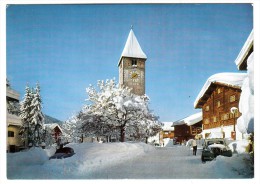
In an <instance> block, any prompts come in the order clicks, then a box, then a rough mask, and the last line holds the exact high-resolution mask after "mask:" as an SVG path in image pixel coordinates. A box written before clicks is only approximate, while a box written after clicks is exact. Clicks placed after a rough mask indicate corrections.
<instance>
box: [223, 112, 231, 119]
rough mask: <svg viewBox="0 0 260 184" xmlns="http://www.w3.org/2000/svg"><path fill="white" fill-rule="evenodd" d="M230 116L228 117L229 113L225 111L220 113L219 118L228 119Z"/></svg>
mask: <svg viewBox="0 0 260 184" xmlns="http://www.w3.org/2000/svg"><path fill="white" fill-rule="evenodd" d="M229 118H230V117H229V113H226V114H222V115H221V120H228V119H229Z"/></svg>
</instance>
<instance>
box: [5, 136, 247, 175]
mask: <svg viewBox="0 0 260 184" xmlns="http://www.w3.org/2000/svg"><path fill="white" fill-rule="evenodd" d="M169 143H170V141H169ZM237 145H239V143H238V142H237ZM67 146H69V147H72V148H73V149H74V151H75V153H76V154H75V155H74V156H72V157H69V158H66V159H51V160H49V156H51V155H52V154H53V153H54V151H55V150H54V149H53V148H52V149H45V150H43V149H41V148H32V149H31V150H29V151H25V152H18V153H8V154H7V176H8V179H106V178H110V179H113V178H114V179H125V178H133V179H136V178H137V179H138V178H139V179H140V178H158V179H160V178H161V179H162V178H167V179H175V178H187V179H191V178H197V179H200V178H250V177H252V170H251V169H250V164H249V156H248V154H244V153H241V154H234V155H233V157H231V158H229V157H228V158H227V157H222V156H219V157H217V159H216V161H212V162H207V163H206V164H202V163H201V161H200V154H201V150H198V155H197V156H195V157H194V156H192V153H191V150H190V149H189V147H186V146H174V145H172V146H169V147H162V148H161V147H157V148H155V147H154V146H152V145H147V144H144V143H129V142H128V143H103V144H100V143H82V144H69V145H67ZM238 147H239V146H238ZM160 168H161V169H160ZM164 168H166V169H164ZM194 168H196V169H195V170H194ZM198 169H199V170H198Z"/></svg>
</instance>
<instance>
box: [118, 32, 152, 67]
mask: <svg viewBox="0 0 260 184" xmlns="http://www.w3.org/2000/svg"><path fill="white" fill-rule="evenodd" d="M122 57H132V58H143V59H147V57H146V54H145V53H144V52H143V50H142V48H141V46H140V44H139V42H138V41H137V38H136V37H135V34H134V31H133V29H131V30H130V32H129V35H128V38H127V41H126V44H125V47H124V50H123V52H122V54H121V57H120V60H119V63H118V65H119V64H120V62H121V59H122Z"/></svg>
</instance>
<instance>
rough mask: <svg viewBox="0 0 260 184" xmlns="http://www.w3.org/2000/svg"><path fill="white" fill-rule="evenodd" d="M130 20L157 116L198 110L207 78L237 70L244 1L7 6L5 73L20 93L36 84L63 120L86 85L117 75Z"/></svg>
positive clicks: (245, 29) (248, 18)
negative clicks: (140, 52)
mask: <svg viewBox="0 0 260 184" xmlns="http://www.w3.org/2000/svg"><path fill="white" fill-rule="evenodd" d="M131 25H133V26H134V33H135V35H136V37H137V39H138V41H139V43H140V45H141V47H142V49H143V51H144V52H145V54H146V55H147V57H148V59H147V61H146V94H147V95H148V96H149V97H150V99H151V101H150V107H151V109H153V110H154V112H155V113H156V114H157V115H159V116H160V120H161V121H168V122H169V121H176V120H178V119H182V118H184V117H186V116H189V115H191V114H193V113H196V112H199V111H200V109H194V107H193V103H194V101H195V99H196V97H197V95H198V93H199V92H200V90H201V88H202V86H203V85H204V83H205V82H206V80H207V78H208V77H210V76H211V75H213V74H215V73H220V72H239V71H237V68H236V65H235V63H234V61H235V59H236V57H237V55H238V54H239V52H240V50H241V48H242V46H243V44H244V42H245V41H246V39H247V37H248V35H249V34H250V32H251V30H252V28H253V7H252V6H251V5H250V4H164V5H163V4H139V5H138V4H125V5H115V4H113V5H111V4H110V5H11V6H9V7H8V8H7V24H6V28H7V37H6V39H7V77H8V79H9V80H10V82H11V86H12V88H13V89H15V90H16V91H18V92H19V93H20V94H21V99H22V98H23V95H24V90H25V86H26V84H27V83H28V84H29V85H30V86H32V87H33V86H35V84H36V83H37V82H39V83H40V86H41V95H42V99H43V107H44V108H43V112H44V113H45V114H48V115H50V116H52V117H55V118H57V119H60V120H66V119H67V118H69V117H70V116H72V115H73V114H74V113H76V112H78V111H79V110H80V109H81V107H82V106H83V104H85V103H86V102H85V99H87V94H86V87H88V86H89V84H93V85H96V83H97V80H100V79H104V80H105V79H111V78H114V77H115V78H116V80H117V81H118V67H117V64H118V60H119V58H120V55H121V53H122V50H123V48H124V45H125V42H126V39H127V36H128V34H129V31H130V28H131Z"/></svg>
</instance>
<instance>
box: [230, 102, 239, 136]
mask: <svg viewBox="0 0 260 184" xmlns="http://www.w3.org/2000/svg"><path fill="white" fill-rule="evenodd" d="M237 111H238V108H237V107H231V109H230V112H231V113H232V114H233V118H234V128H233V131H232V133H231V134H232V135H233V136H232V137H233V139H234V140H236V117H235V116H236V113H237Z"/></svg>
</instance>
